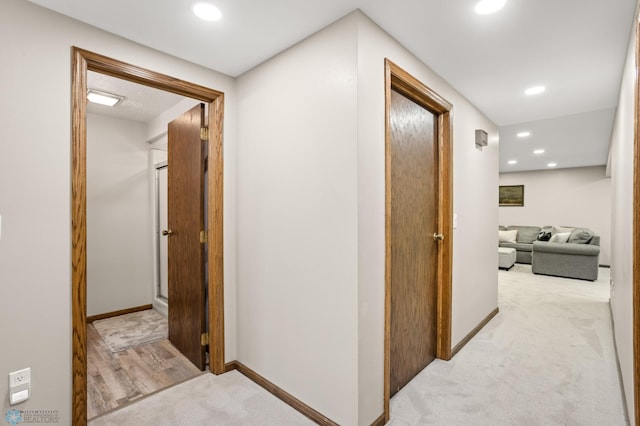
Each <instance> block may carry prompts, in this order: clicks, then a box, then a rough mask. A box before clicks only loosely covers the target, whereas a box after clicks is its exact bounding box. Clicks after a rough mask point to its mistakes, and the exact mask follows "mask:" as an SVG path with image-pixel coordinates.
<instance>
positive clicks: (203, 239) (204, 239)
mask: <svg viewBox="0 0 640 426" xmlns="http://www.w3.org/2000/svg"><path fill="white" fill-rule="evenodd" d="M208 242H209V237H208V235H207V231H200V244H206V243H208Z"/></svg>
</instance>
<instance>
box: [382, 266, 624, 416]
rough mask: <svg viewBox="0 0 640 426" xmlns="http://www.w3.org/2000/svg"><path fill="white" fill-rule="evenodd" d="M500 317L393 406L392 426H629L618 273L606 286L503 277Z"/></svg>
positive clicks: (604, 280) (526, 270)
mask: <svg viewBox="0 0 640 426" xmlns="http://www.w3.org/2000/svg"><path fill="white" fill-rule="evenodd" d="M499 288H500V292H499V293H500V294H499V307H500V313H499V314H498V315H497V316H496V317H495V318H494V319H493V320H492V321H491V322H490V323H489V324H488V325H487V326H486V327H485V328H484V329H483V330H482V331H481V332H480V333H478V335H477V336H476V337H475V338H474V339H472V340H471V341H470V342H469V343H468V344H467V346H465V347H464V348H463V349H462V350H461V351H460V352H459V353H458V355H457V356H455V357H454V358H453V359H452V360H451V361H450V362H444V361H440V360H436V361H434V362H433V363H432V364H430V365H429V366H428V367H427V368H426V369H425V370H423V371H422V372H421V373H420V374H418V376H417V377H416V378H414V379H413V380H412V381H411V382H410V383H409V384H408V385H407V386H405V387H404V388H403V389H402V390H401V391H400V392H399V393H398V394H397V395H396V396H394V397H393V398H392V400H391V419H392V420H391V422H390V423H389V424H390V425H394V426H404V425H443V426H444V425H446V426H451V425H459V426H461V425H473V426H482V425H491V426H500V425H526V426H536V425H580V426H588V425H594V426H595V425H598V426H601V425H607V426H616V425H625V424H627V420H626V416H625V411H624V406H623V399H622V392H621V390H620V383H619V378H618V370H617V364H616V358H615V352H614V346H613V337H612V325H611V317H610V311H609V304H608V303H609V270H608V269H604V268H601V269H600V277H599V279H598V281H597V282H595V283H593V282H589V281H579V280H571V279H565V278H555V277H548V276H541V275H534V274H532V273H531V266H529V265H519V264H516V266H515V267H514V268H513V269H511V270H510V271H500V272H499Z"/></svg>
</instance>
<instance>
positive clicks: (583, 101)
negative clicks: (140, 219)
mask: <svg viewBox="0 0 640 426" xmlns="http://www.w3.org/2000/svg"><path fill="white" fill-rule="evenodd" d="M30 1H32V2H33V3H36V4H39V5H41V6H44V7H47V8H49V9H52V10H55V11H58V12H60V13H62V14H65V15H68V16H71V17H73V18H76V19H79V20H81V21H84V22H86V23H89V24H91V25H94V26H96V27H99V28H102V29H104V30H106V31H109V32H112V33H115V34H118V35H120V36H123V37H126V38H128V39H131V40H133V41H136V42H138V43H141V44H143V45H146V46H149V47H152V48H154V49H157V50H160V51H164V52H166V53H169V54H172V55H174V56H176V57H179V58H183V59H185V60H188V61H191V62H194V63H197V64H200V65H203V66H205V67H208V68H211V69H214V70H217V71H220V72H223V73H226V74H229V75H231V76H238V75H240V74H242V73H244V72H246V71H248V70H249V69H251V68H253V67H255V66H256V65H258V64H260V63H261V62H263V61H265V60H266V59H268V58H270V57H272V56H273V55H275V54H277V53H279V52H281V51H282V50H284V49H286V48H288V47H290V46H291V45H293V44H295V43H297V42H298V41H300V40H302V39H303V38H305V37H307V36H309V35H311V34H312V33H314V32H316V31H318V30H319V29H321V28H323V27H325V26H326V25H328V24H330V23H332V22H334V21H335V20H337V19H339V18H340V17H342V16H344V15H345V14H347V13H349V12H350V11H352V10H354V9H357V8H359V9H360V10H362V11H363V12H364V13H365V14H366V15H368V16H369V17H370V18H371V19H372V20H373V21H375V22H376V23H377V24H378V25H380V26H381V27H382V28H383V29H384V30H386V31H387V32H388V33H389V34H390V35H391V36H393V37H394V38H395V39H396V40H398V41H399V42H400V43H401V44H402V45H404V46H405V47H406V48H408V49H409V50H410V51H411V52H413V53H414V54H415V55H416V56H417V57H418V58H420V59H421V60H422V61H423V62H425V63H426V64H427V65H429V66H430V67H431V68H432V69H433V70H434V71H436V72H437V73H438V74H440V75H441V76H442V77H443V78H444V79H445V80H447V81H448V82H449V83H451V85H453V86H454V87H455V88H456V89H457V90H458V91H459V92H460V93H462V94H463V95H464V96H465V97H466V98H467V99H469V100H470V101H471V102H472V103H473V104H474V105H476V106H477V107H478V108H479V109H480V110H481V111H482V112H483V113H484V114H485V115H487V117H489V118H490V119H491V120H492V121H494V122H495V123H496V124H497V125H498V126H500V157H501V158H500V170H501V171H503V172H506V171H521V170H535V169H541V168H546V167H547V163H548V162H550V161H553V162H556V163H557V167H558V168H563V167H579V166H589V165H597V164H605V163H606V161H607V153H608V145H609V138H610V134H611V128H612V120H613V112H614V108H615V107H616V105H617V98H618V91H619V88H620V80H621V75H622V68H623V65H624V60H625V56H626V51H627V45H628V41H629V37H630V34H631V28H632V23H633V16H634V11H635V3H636V0H529V1H526V0H507V3H506V5H505V7H504V8H503V9H502V10H500V11H498V12H497V13H495V14H492V15H484V16H481V15H477V14H476V13H475V12H474V6H475V4H476V2H477V1H476V0H446V1H445V0H395V1H393V2H391V1H388V0H305V1H300V0H270V1H258V0H208V1H210V2H211V3H213V4H215V5H216V6H218V8H219V9H221V11H222V13H223V19H222V20H221V21H218V22H205V21H201V20H199V19H198V18H196V17H195V16H194V15H193V14H192V13H191V10H190V6H191V5H192V3H193V1H192V0H172V1H163V2H158V1H157V0H136V1H130V0H109V1H98V0H30ZM123 11H126V13H123ZM538 84H542V85H545V86H546V88H547V90H546V92H544V93H543V94H541V95H536V96H526V95H525V94H524V90H525V89H526V88H527V87H530V86H534V85H538ZM561 117H566V119H565V118H561ZM520 129H522V130H530V131H531V136H530V137H529V138H528V139H527V140H526V141H524V140H521V139H519V138H517V137H516V136H515V133H516V132H517V131H520ZM534 145H535V147H541V148H544V149H545V154H543V155H538V156H536V155H534V154H533V153H532V151H531V148H532V147H533V146H534ZM510 159H516V160H517V161H518V164H515V165H508V164H507V161H508V160H510Z"/></svg>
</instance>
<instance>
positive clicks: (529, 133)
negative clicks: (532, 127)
mask: <svg viewBox="0 0 640 426" xmlns="http://www.w3.org/2000/svg"><path fill="white" fill-rule="evenodd" d="M516 136H518V137H519V138H527V137H529V136H531V132H520V133H518V134H517V135H516Z"/></svg>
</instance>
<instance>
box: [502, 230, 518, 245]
mask: <svg viewBox="0 0 640 426" xmlns="http://www.w3.org/2000/svg"><path fill="white" fill-rule="evenodd" d="M517 236H518V231H516V230H513V231H500V230H498V242H500V243H515V242H516V237H517Z"/></svg>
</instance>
